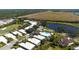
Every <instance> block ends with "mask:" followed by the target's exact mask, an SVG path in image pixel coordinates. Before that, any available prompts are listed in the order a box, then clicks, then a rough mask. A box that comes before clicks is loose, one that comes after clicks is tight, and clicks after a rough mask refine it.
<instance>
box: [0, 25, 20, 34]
mask: <svg viewBox="0 0 79 59" xmlns="http://www.w3.org/2000/svg"><path fill="white" fill-rule="evenodd" d="M19 26H21V24H12V25H9V26H6V29H5V30H0V35H4V34H6V33H9V32H12V31H15V30H17V29H18V27H19ZM4 28H5V27H4ZM1 29H2V28H1Z"/></svg>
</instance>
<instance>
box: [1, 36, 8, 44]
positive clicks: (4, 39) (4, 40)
mask: <svg viewBox="0 0 79 59" xmlns="http://www.w3.org/2000/svg"><path fill="white" fill-rule="evenodd" d="M0 42H4V43H5V44H7V39H6V38H5V37H3V36H0Z"/></svg>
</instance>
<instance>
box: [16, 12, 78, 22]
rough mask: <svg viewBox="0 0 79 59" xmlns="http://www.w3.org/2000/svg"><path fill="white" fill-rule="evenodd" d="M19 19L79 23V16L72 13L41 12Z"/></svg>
mask: <svg viewBox="0 0 79 59" xmlns="http://www.w3.org/2000/svg"><path fill="white" fill-rule="evenodd" d="M17 18H22V19H23V18H24V19H25V18H26V19H30V20H38V21H40V20H41V21H42V20H48V21H57V22H59V21H61V22H79V16H78V15H75V14H74V13H72V12H52V11H46V12H39V13H34V14H29V15H24V16H19V17H17Z"/></svg>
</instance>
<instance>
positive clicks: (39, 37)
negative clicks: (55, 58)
mask: <svg viewBox="0 0 79 59" xmlns="http://www.w3.org/2000/svg"><path fill="white" fill-rule="evenodd" d="M33 37H35V38H37V39H39V40H44V39H45V37H44V36H41V35H34V36H33Z"/></svg>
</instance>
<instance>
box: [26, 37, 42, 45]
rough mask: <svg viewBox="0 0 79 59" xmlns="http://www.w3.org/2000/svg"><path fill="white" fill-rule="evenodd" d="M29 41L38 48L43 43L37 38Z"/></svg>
mask: <svg viewBox="0 0 79 59" xmlns="http://www.w3.org/2000/svg"><path fill="white" fill-rule="evenodd" d="M27 40H28V41H30V42H32V43H34V44H35V45H37V46H38V45H40V43H41V41H40V40H38V39H36V38H28V39H27Z"/></svg>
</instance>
